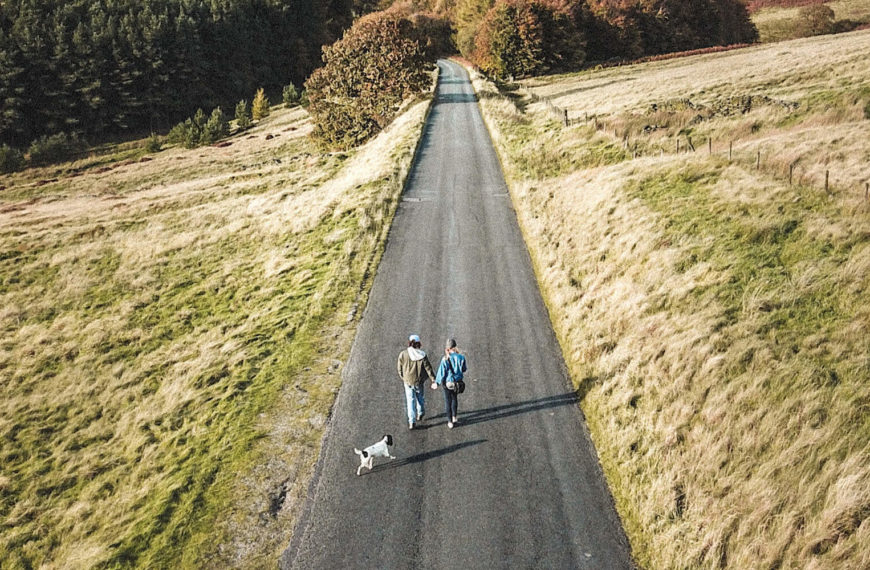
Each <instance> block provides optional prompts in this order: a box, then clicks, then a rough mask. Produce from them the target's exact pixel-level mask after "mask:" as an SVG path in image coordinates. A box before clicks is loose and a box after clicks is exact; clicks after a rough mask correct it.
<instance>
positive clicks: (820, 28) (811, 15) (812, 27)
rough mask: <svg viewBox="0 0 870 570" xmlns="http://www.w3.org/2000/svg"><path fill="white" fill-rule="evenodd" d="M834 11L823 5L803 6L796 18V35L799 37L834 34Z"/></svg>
mask: <svg viewBox="0 0 870 570" xmlns="http://www.w3.org/2000/svg"><path fill="white" fill-rule="evenodd" d="M834 27H835V20H834V11H833V10H831V8H830V7H829V6H826V5H825V4H816V5H814V6H804V7H803V8H801V9H800V12H799V16H798V25H797V28H798V33H799V34H800V35H801V36H821V35H823V34H831V33H833V32H834Z"/></svg>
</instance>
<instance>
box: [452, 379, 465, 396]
mask: <svg viewBox="0 0 870 570" xmlns="http://www.w3.org/2000/svg"><path fill="white" fill-rule="evenodd" d="M453 385H454V386H455V387H454V388H453V391H454V392H456V393H457V394H461V393H463V392H465V380H457V381H456V382H454V383H453Z"/></svg>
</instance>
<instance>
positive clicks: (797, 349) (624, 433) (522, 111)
mask: <svg viewBox="0 0 870 570" xmlns="http://www.w3.org/2000/svg"><path fill="white" fill-rule="evenodd" d="M867 53H870V32H867V31H864V32H854V33H850V34H842V35H837V36H823V37H817V38H812V39H803V40H795V41H790V42H784V43H780V44H767V45H762V46H756V47H752V48H747V49H743V50H737V51H732V52H726V53H722V54H715V55H703V56H696V57H690V58H683V59H677V60H670V61H665V62H656V63H645V64H640V65H635V66H627V67H621V68H612V69H605V70H590V71H585V72H581V73H576V74H568V75H558V76H551V77H542V78H535V79H529V80H525V81H523V82H521V83H522V85H521V86H519V88H518V86H517V85H516V84H514V85H507V86H502V88H501V91H499V90H497V88H496V86H495V85H493V84H492V83H489V82H488V81H486V80H485V79H484V78H482V77H480V76H477V77H476V79H475V86H476V89H477V91H478V94H479V96H480V99H481V104H482V107H483V109H484V113H485V116H486V117H487V122H488V124H489V126H490V129H491V132H492V135H493V139H494V141H495V143H496V146H497V148H498V150H499V153H500V156H501V158H502V161H503V164H504V167H505V171H506V175H507V178H508V183H509V186H510V188H511V193H512V196H513V200H514V204H515V207H516V210H517V215H518V217H519V220H520V224H521V227H522V228H523V232H524V234H525V238H526V241H527V244H528V247H529V250H530V253H531V256H532V259H533V261H534V264H535V268H536V272H537V275H538V279H539V282H540V284H541V288H542V292H543V295H544V297H545V299H546V302H547V304H548V307H549V310H550V314H551V319H552V322H553V325H554V328H555V330H556V332H557V335H558V337H559V339H560V343H561V345H562V349H563V353H564V356H565V360H566V362H567V364H568V367H569V369H570V372H571V375H572V378H573V381H574V383H575V386H576V387H577V389H578V392H579V394H580V395H581V397H582V404H581V405H582V408H583V411H584V413H585V415H586V418H587V421H588V423H589V426H590V430H591V432H592V435H593V439H594V441H595V444H596V446H597V450H598V453H599V457H600V460H601V463H602V465H603V467H604V470H605V473H606V475H607V478H608V481H609V484H610V486H611V489H612V492H613V494H614V499H615V501H616V505H617V508H618V511H619V513H620V515H621V517H622V519H623V522H624V524H625V527H626V531H627V533H628V535H629V538H630V541H631V544H632V548H633V554H634V556H635V558H636V560H637V561H638V563H639V564H640V565H641V566H642V567H645V568H740V569H743V568H771V569H773V568H808V569H812V568H817V569H822V568H850V569H859V568H867V567H870V289H868V285H870V200H868V197H867V195H866V194H865V192H867V183H868V182H870V59H868V58H867V57H866V54H867ZM530 94H534V95H536V96H538V97H549V98H550V102H551V104H553V105H556V106H558V107H560V108H565V109H567V110H568V112H569V118H570V119H571V125H570V126H567V127H566V126H564V125H563V124H562V123H561V122H560V121H557V120H555V119H554V118H553V116H554V115H553V114H551V113H550V112H549V111H548V108H547V105H546V104H545V102H543V101H538V100H537V99H536V98H533V97H531V96H530ZM587 116H588V120H587ZM708 141H709V142H708ZM678 142H679V144H680V147H679V150H678V147H677V145H678ZM693 149H694V150H693ZM826 176H827V177H828V186H827V191H826V189H825V184H826V182H825V179H826ZM790 178H791V180H790Z"/></svg>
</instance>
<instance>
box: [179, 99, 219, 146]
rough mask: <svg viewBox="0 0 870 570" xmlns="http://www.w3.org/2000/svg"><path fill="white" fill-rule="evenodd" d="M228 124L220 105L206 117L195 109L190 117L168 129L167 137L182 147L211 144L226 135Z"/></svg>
mask: <svg viewBox="0 0 870 570" xmlns="http://www.w3.org/2000/svg"><path fill="white" fill-rule="evenodd" d="M229 132H230V125H229V123H228V122H227V119H226V117H225V116H224V113H223V111H222V110H221V108H220V107H215V109H214V110H213V111H212V112H211V116H209V118H208V119H206V117H205V112H204V111H203V110H202V109H197V111H196V114H195V115H194V116H193V118H192V119H187V120H186V121H184V122H182V123H178V124H177V125H175V126H174V127H172V130H171V131H169V135H168V136H167V139H168V140H169V142H171V143H174V144H180V145H182V146H184V148H196V147H198V146H202V145H206V144H212V143H214V142H217V141H219V140H220V139H222V138H224V137H225V136H227V135H228V134H229Z"/></svg>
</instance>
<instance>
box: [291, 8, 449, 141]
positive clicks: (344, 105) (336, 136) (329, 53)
mask: <svg viewBox="0 0 870 570" xmlns="http://www.w3.org/2000/svg"><path fill="white" fill-rule="evenodd" d="M426 24H427V26H428V25H430V24H431V22H428V21H427V23H426ZM427 29H428V28H427ZM423 33H424V32H421V28H418V27H417V26H415V25H414V22H412V21H411V20H410V19H409V18H407V17H406V16H405V15H403V14H402V13H401V11H398V10H397V11H386V12H375V13H373V14H369V15H368V16H365V17H363V18H361V19H359V20H357V22H356V23H355V24H354V25H353V26H352V27H351V28H350V29H349V30H348V31H347V32H345V34H344V37H342V39H341V40H339V41H337V42H335V43H334V44H332V45H331V46H328V47H325V48H323V61H324V63H325V65H324V66H323V67H321V68H320V69H318V70H316V71H315V72H314V73H313V74H312V75H311V77H310V78H309V79H308V81H306V83H305V89H306V92H307V94H308V100H309V107H308V110H309V112H310V113H311V116H312V119H313V121H314V130H313V137H314V138H315V140H317V141H318V142H319V143H320V144H321V145H322V146H324V147H326V148H332V149H347V148H351V147H353V146H357V145H359V144H361V143H363V142H365V141H366V140H367V139H369V138H370V137H372V136H374V135H375V134H377V133H378V132H380V131H381V130H382V129H383V128H384V127H385V126H386V125H388V124H389V123H390V121H392V120H393V118H394V117H395V114H396V112H397V111H398V109H399V107H400V106H401V104H402V102H403V101H404V100H405V99H406V98H408V97H410V96H412V95H414V94H417V93H420V92H421V90H422V89H424V88H425V87H426V86H427V85H428V83H429V75H428V72H427V68H428V67H429V66H428V65H427V63H428V62H429V61H431V58H432V57H433V55H434V53H435V51H430V52H427V46H430V42H428V40H427V38H425V37H423ZM433 50H434V48H433Z"/></svg>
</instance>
